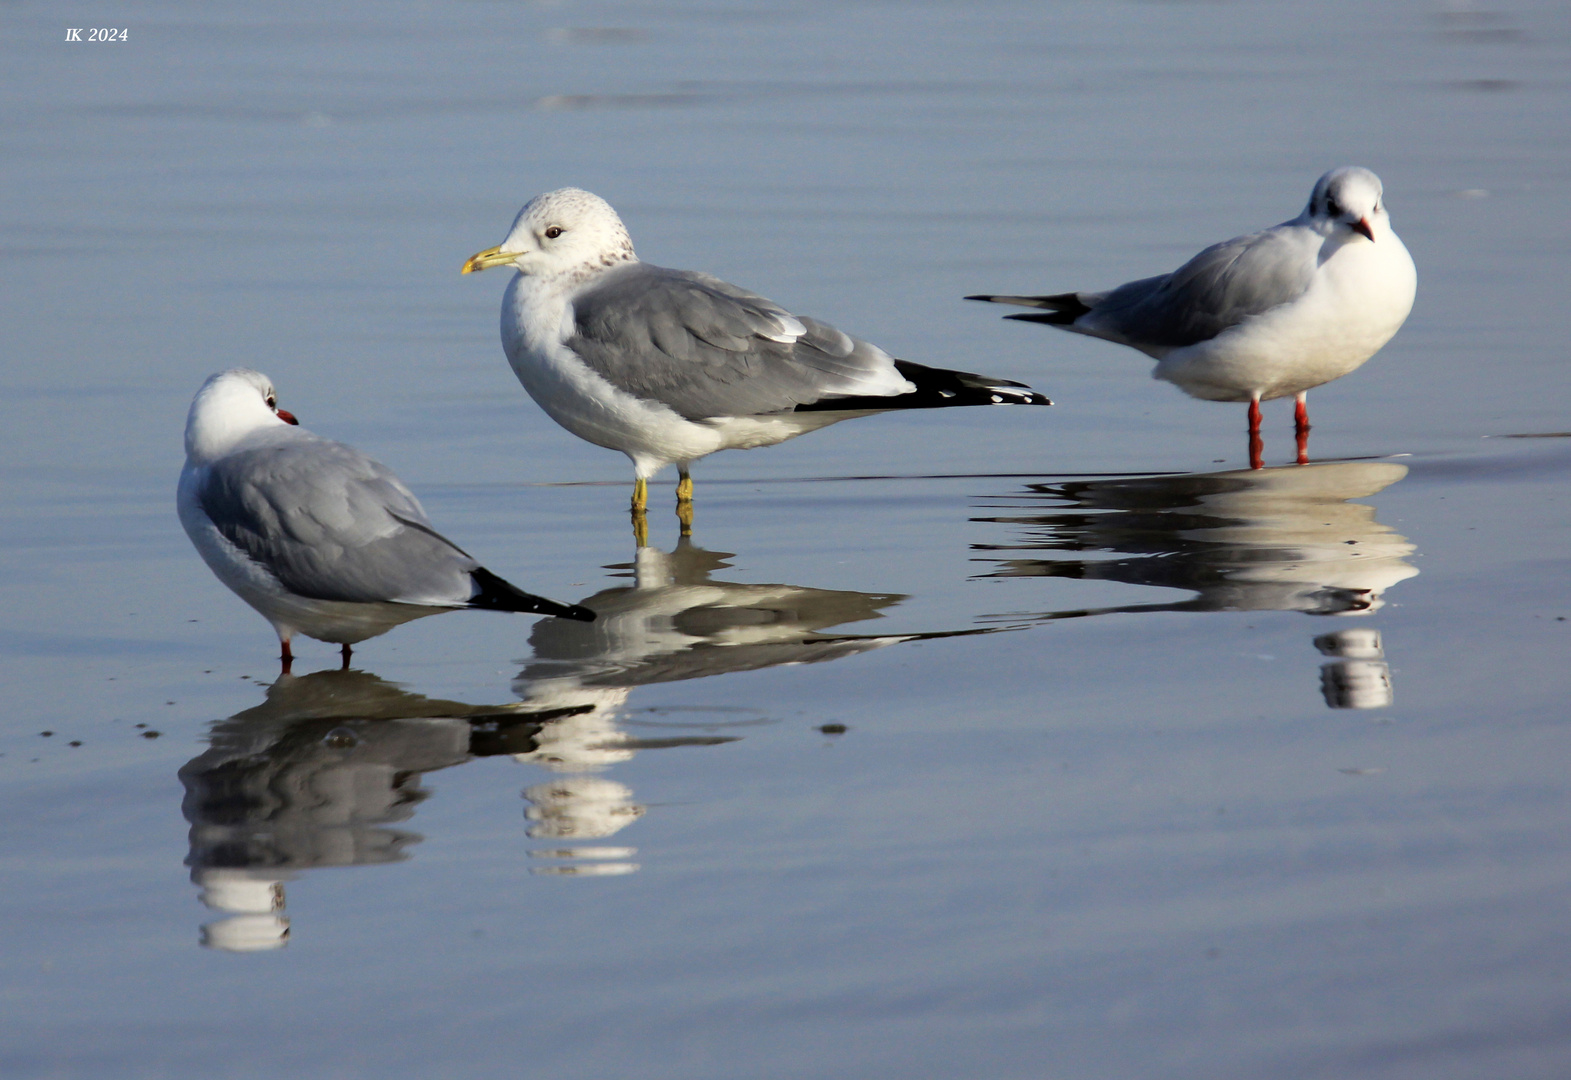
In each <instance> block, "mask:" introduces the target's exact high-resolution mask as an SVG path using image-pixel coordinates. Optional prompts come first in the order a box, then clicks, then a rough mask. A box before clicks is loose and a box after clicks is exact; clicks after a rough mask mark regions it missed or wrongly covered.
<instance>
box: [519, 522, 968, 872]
mask: <svg viewBox="0 0 1571 1080" xmlns="http://www.w3.org/2000/svg"><path fill="white" fill-rule="evenodd" d="M731 558H733V556H732V555H730V554H728V553H725V552H715V551H706V550H704V549H703V548H700V547H696V546H694V545H693V543H692V541H691V540H690V539H689V538H686V537H684V538H682V539H681V540H680V541H678V543H677V545H676V547H675V549H674V550H672V551H669V552H667V551H662V550H661V549H659V548H655V547H650V546H647V545H646V546H641V547H639V548H638V551H637V554H636V555H635V557H634V561H633V562H632V563H628V564H623V565H620V566H613V567H610V568H609V569H612V570H616V571H619V572H621V573H622V574H623V575H625V576H629V577H631V578H632V584H630V585H622V586H617V587H615V588H610V589H604V590H602V591H601V592H598V593H596V594H595V595H594V596H593V597H592V598H591V599H590V600H586V601H585V603H586V604H588V603H592V604H593V605H594V611H595V612H596V614H597V615H598V618H597V619H596V620H595V622H594V623H592V624H590V623H583V624H574V625H573V626H572V627H571V628H568V627H567V626H566V624H565V623H564V622H563V621H562V620H543V621H542V622H539V623H536V624H535V626H534V627H533V628H532V630H531V631H530V636H529V643H530V645H531V646H533V649H534V656H533V657H532V658H531V659H530V660H529V661H527V662H526V664H525V666H524V668H523V670H522V671H521V672H520V673H519V676H518V678H517V679H516V680H515V681H514V683H513V690H514V692H515V693H516V694H518V696H519V697H520V698H521V699H522V700H523V703H524V704H525V705H527V706H529V707H531V708H535V709H556V710H563V711H568V710H573V711H572V714H571V715H567V716H564V717H563V718H562V719H560V720H557V721H554V722H552V723H551V724H549V725H547V727H546V728H545V729H544V730H543V731H542V732H541V734H540V736H539V738H538V739H537V740H536V748H535V749H534V750H533V751H531V752H528V753H524V754H519V755H517V756H518V759H519V760H520V761H528V762H532V763H534V764H538V765H542V766H544V767H546V768H548V769H550V770H552V771H553V772H555V773H558V774H559V775H558V776H557V777H556V778H554V779H553V780H552V781H550V782H548V783H544V784H538V785H535V786H534V787H531V788H529V789H527V790H526V791H525V792H524V796H525V798H526V799H528V800H529V801H530V803H531V806H530V808H529V810H528V816H529V819H530V821H531V822H532V823H533V824H532V825H531V828H530V831H529V835H530V836H532V837H537V838H541V839H563V838H573V839H599V838H603V837H607V836H610V835H612V834H613V833H615V832H616V831H617V830H619V829H621V828H623V827H625V826H626V825H628V824H630V823H631V822H633V821H634V820H636V819H637V818H638V817H639V816H641V815H642V814H643V813H644V809H645V808H644V807H643V806H640V805H638V804H637V803H635V802H634V801H633V793H632V791H631V790H629V789H628V788H626V787H625V786H624V785H622V784H620V783H616V782H614V781H611V780H608V779H606V778H604V777H599V776H595V775H593V774H594V773H596V772H598V771H600V770H603V769H605V768H606V767H608V766H611V765H615V764H617V763H619V762H622V761H626V760H627V759H628V758H630V757H632V756H633V754H634V752H635V751H637V750H640V749H646V748H654V747H662V746H674V745H691V744H694V743H717V742H729V741H731V740H732V739H733V738H735V736H727V735H722V734H716V733H717V732H723V731H726V730H730V729H733V728H734V727H736V726H737V725H739V724H750V723H763V722H767V721H766V720H765V719H764V718H763V717H762V715H761V714H756V713H751V711H750V710H734V712H741V713H742V714H743V716H742V717H741V718H731V719H727V718H724V717H722V718H713V719H707V720H698V721H694V722H692V723H690V724H687V725H681V726H679V725H677V724H676V723H675V722H674V721H670V720H662V719H659V718H658V717H656V718H642V717H640V718H637V719H635V718H634V717H633V716H631V715H630V712H631V710H630V709H629V708H628V698H629V696H630V695H631V694H632V692H633V690H634V689H635V688H637V687H639V686H645V685H648V684H651V683H666V682H677V681H681V680H686V679H700V678H707V677H709V676H713V675H723V674H728V673H731V672H740V671H756V670H758V669H760V668H767V667H774V666H776V665H780V664H814V663H822V662H825V661H829V660H836V659H839V658H841V657H845V656H852V655H855V654H857V653H863V652H868V651H870V650H873V649H879V648H882V647H884V646H886V645H892V644H895V643H898V642H904V641H911V640H915V639H926V638H935V637H951V636H955V634H956V633H958V634H969V633H985V632H987V631H985V630H984V631H975V630H970V631H957V632H947V633H925V634H893V635H868V634H831V633H826V631H828V630H829V629H831V628H833V627H837V626H842V625H845V624H848V623H855V622H863V621H865V620H869V619H877V618H882V617H883V612H884V610H885V609H886V608H889V607H891V606H893V605H895V604H897V603H899V602H900V601H901V600H903V599H905V597H904V596H901V595H897V594H892V593H887V594H882V593H862V592H851V591H844V590H831V589H813V588H805V587H802V586H797V585H774V584H766V585H755V584H743V583H739V582H729V581H717V580H715V579H714V577H713V576H712V575H714V574H715V573H716V572H717V571H720V570H723V569H726V568H728V567H729V566H730V563H729V562H727V560H728V559H731ZM551 624H556V625H551ZM682 711H683V712H684V713H687V712H692V711H695V710H682ZM628 727H635V728H637V729H639V730H640V731H641V732H642V731H650V730H651V729H653V730H655V731H664V732H670V731H672V730H673V729H676V730H679V731H681V730H686V731H691V730H693V729H694V728H697V729H698V730H700V731H704V732H706V734H700V735H693V734H674V735H673V734H661V735H658V736H653V737H651V736H649V735H643V734H639V735H635V734H632V733H630V732H629V731H627V730H626V729H627V728H628ZM602 850H603V849H600V848H598V847H595V846H584V847H574V848H567V849H552V850H549V851H544V850H542V851H536V852H534V853H533V854H535V855H536V856H541V857H547V858H559V859H592V858H595V857H596V853H597V852H599V851H602ZM617 871H620V872H626V867H625V866H618V865H617V864H615V863H608V862H599V863H584V864H580V865H577V866H573V867H565V866H559V867H553V868H551V869H550V870H542V871H541V872H550V873H600V874H603V873H609V872H617Z"/></svg>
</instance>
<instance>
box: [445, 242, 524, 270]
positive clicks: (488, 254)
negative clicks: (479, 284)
mask: <svg viewBox="0 0 1571 1080" xmlns="http://www.w3.org/2000/svg"><path fill="white" fill-rule="evenodd" d="M516 258H518V252H516V251H515V252H513V253H512V254H511V255H508V254H506V253H504V252H503V251H502V249H501V247H500V246H498V247H494V248H486V249H485V250H484V251H477V252H475V253H474V254H473V255H471V256H469V261H468V262H466V263H464V268H463V269H462V270H460V271H459V273H460V274H472V273H474V272H475V271H476V270H489V269H491V267H493V266H507V265H509V264H510V263H511V262H512V261H513V260H514V259H516Z"/></svg>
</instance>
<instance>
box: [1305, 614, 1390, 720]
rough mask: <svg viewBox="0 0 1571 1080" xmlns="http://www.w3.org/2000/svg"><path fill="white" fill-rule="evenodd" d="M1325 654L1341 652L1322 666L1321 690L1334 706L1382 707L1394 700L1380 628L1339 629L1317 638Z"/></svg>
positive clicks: (1336, 707)
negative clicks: (1337, 657)
mask: <svg viewBox="0 0 1571 1080" xmlns="http://www.w3.org/2000/svg"><path fill="white" fill-rule="evenodd" d="M1315 648H1317V649H1319V650H1320V652H1321V654H1322V655H1324V656H1339V657H1343V658H1344V659H1341V660H1336V661H1334V662H1332V663H1329V664H1322V665H1321V666H1320V692H1321V693H1322V694H1324V695H1325V699H1326V705H1328V706H1329V707H1331V708H1333V709H1383V708H1385V707H1386V706H1387V705H1390V704H1391V701H1392V693H1391V669H1390V667H1389V666H1388V665H1387V664H1386V662H1385V647H1384V645H1383V643H1382V642H1381V640H1380V631H1379V630H1376V629H1375V628H1374V627H1372V626H1361V627H1358V628H1357V629H1353V630H1338V631H1337V632H1336V633H1334V634H1321V635H1320V636H1319V637H1317V638H1315Z"/></svg>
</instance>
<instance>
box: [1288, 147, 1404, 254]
mask: <svg viewBox="0 0 1571 1080" xmlns="http://www.w3.org/2000/svg"><path fill="white" fill-rule="evenodd" d="M1383 190H1384V189H1383V188H1382V187H1381V186H1380V177H1378V176H1376V175H1375V174H1374V173H1372V172H1370V171H1369V170H1368V169H1361V168H1359V167H1358V166H1357V165H1344V166H1342V167H1341V168H1340V169H1332V170H1331V171H1330V172H1328V173H1326V174H1325V175H1324V176H1322V177H1321V178H1320V179H1319V180H1317V181H1316V182H1315V190H1314V191H1313V192H1311V193H1310V196H1309V205H1308V206H1307V207H1305V208H1304V217H1305V218H1306V219H1307V220H1308V221H1309V222H1311V223H1312V224H1316V225H1319V226H1320V227H1321V229H1322V231H1325V232H1327V233H1328V234H1329V232H1330V231H1331V230H1334V229H1350V230H1352V231H1353V232H1356V233H1361V234H1363V235H1364V236H1365V237H1367V238H1368V239H1370V240H1374V239H1375V238H1376V237H1377V236H1379V235H1381V234H1383V233H1386V232H1389V231H1390V229H1391V219H1390V218H1389V217H1388V216H1387V215H1386V204H1385V200H1384V199H1383V198H1381V194H1382V192H1383Z"/></svg>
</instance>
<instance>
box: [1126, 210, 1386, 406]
mask: <svg viewBox="0 0 1571 1080" xmlns="http://www.w3.org/2000/svg"><path fill="white" fill-rule="evenodd" d="M1416 287H1417V275H1416V273H1415V271H1414V269H1413V260H1412V257H1411V256H1409V255H1408V253H1407V249H1406V248H1405V247H1403V246H1402V241H1401V240H1399V239H1397V237H1396V235H1395V234H1390V233H1388V234H1386V235H1385V236H1382V237H1381V238H1380V241H1379V243H1378V244H1371V243H1365V242H1357V243H1350V244H1346V245H1344V246H1343V247H1342V248H1341V249H1340V250H1338V251H1337V252H1336V254H1335V255H1333V256H1332V258H1331V260H1328V261H1327V263H1326V265H1325V266H1324V267H1322V270H1321V272H1320V273H1318V274H1316V275H1315V279H1314V281H1313V283H1312V284H1311V285H1310V287H1309V289H1308V291H1306V292H1305V293H1304V295H1303V296H1302V297H1300V298H1299V299H1297V300H1295V301H1294V302H1292V303H1290V304H1283V305H1281V306H1280V307H1276V308H1273V309H1271V310H1270V311H1267V312H1265V313H1263V314H1261V315H1256V316H1254V317H1253V318H1250V319H1246V320H1245V321H1244V322H1241V323H1239V324H1238V325H1237V326H1234V327H1231V328H1230V329H1228V330H1225V331H1223V332H1222V333H1220V334H1218V335H1217V336H1216V337H1214V338H1212V339H1211V340H1209V341H1204V342H1200V343H1199V344H1196V345H1189V346H1186V347H1184V348H1182V349H1175V350H1173V351H1172V352H1171V353H1169V354H1168V355H1167V356H1165V357H1164V358H1163V359H1162V360H1161V362H1159V363H1158V364H1157V366H1156V370H1155V371H1153V372H1152V376H1153V377H1154V378H1158V379H1165V380H1166V381H1168V382H1170V383H1173V384H1175V385H1176V386H1178V387H1179V388H1180V389H1182V390H1183V391H1184V392H1185V393H1187V394H1189V395H1190V396H1192V397H1197V398H1204V399H1207V400H1210V401H1248V400H1249V399H1250V397H1252V396H1254V395H1256V394H1258V395H1259V396H1260V398H1261V399H1262V400H1270V399H1272V398H1280V397H1288V396H1290V395H1294V394H1298V393H1300V392H1302V391H1305V390H1308V389H1310V388H1312V387H1316V386H1320V385H1321V384H1323V383H1328V382H1330V381H1331V380H1332V379H1337V378H1341V377H1342V376H1343V375H1346V374H1347V373H1348V372H1350V371H1353V370H1355V369H1356V368H1358V367H1359V366H1360V365H1362V364H1363V363H1364V361H1366V360H1368V359H1369V358H1370V357H1371V356H1373V355H1374V354H1375V353H1376V352H1377V351H1378V350H1379V349H1380V347H1381V346H1382V345H1384V344H1385V343H1386V342H1387V341H1390V340H1391V337H1392V336H1393V335H1394V334H1395V333H1396V332H1397V330H1398V329H1400V328H1401V326H1402V323H1403V322H1405V321H1406V319H1407V315H1408V312H1409V311H1411V310H1412V307H1413V297H1414V294H1415V292H1416Z"/></svg>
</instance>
